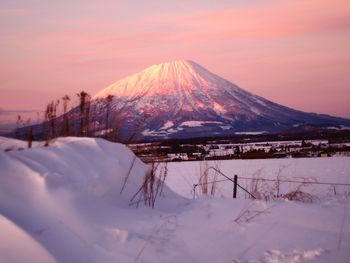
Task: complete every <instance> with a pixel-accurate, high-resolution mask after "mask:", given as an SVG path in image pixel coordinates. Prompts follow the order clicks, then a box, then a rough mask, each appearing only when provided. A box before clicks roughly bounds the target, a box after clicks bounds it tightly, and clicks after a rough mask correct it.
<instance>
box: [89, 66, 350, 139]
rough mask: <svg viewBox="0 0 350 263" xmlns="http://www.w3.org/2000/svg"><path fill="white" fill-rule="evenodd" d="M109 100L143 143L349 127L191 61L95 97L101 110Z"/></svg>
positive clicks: (128, 79)
mask: <svg viewBox="0 0 350 263" xmlns="http://www.w3.org/2000/svg"><path fill="white" fill-rule="evenodd" d="M108 95H112V96H113V100H112V103H111V105H112V106H111V112H113V113H112V114H110V116H116V115H117V120H116V119H114V122H115V121H117V122H119V126H120V127H122V128H121V134H127V133H128V132H130V130H133V131H134V132H137V133H141V134H142V136H143V137H144V138H162V139H163V138H189V137H199V136H216V135H217V136H221V135H232V134H234V133H259V132H279V131H283V130H287V129H291V128H293V127H296V126H302V125H310V124H313V125H315V124H316V125H331V126H334V125H344V126H350V120H346V119H342V118H336V117H331V116H327V115H319V114H314V113H305V112H301V111H297V110H294V109H291V108H288V107H285V106H282V105H279V104H276V103H273V102H271V101H269V100H266V99H264V98H262V97H260V96H257V95H253V94H251V93H249V92H247V91H245V90H243V89H241V88H239V87H238V86H236V85H235V84H233V83H231V82H229V81H227V80H225V79H223V78H221V77H219V76H217V75H215V74H213V73H211V72H209V71H208V70H206V69H205V68H203V67H202V66H200V65H198V64H197V63H195V62H193V61H189V60H176V61H171V62H166V63H162V64H157V65H153V66H151V67H149V68H146V69H145V70H143V71H141V72H139V73H136V74H133V75H131V76H128V77H126V78H123V79H121V80H119V81H117V82H115V83H114V84H112V85H110V86H108V87H107V88H105V89H103V90H101V91H100V92H99V93H97V94H96V95H95V96H94V97H93V99H94V100H95V102H97V104H96V105H100V106H97V108H100V109H102V108H103V104H106V98H107V96H108ZM105 108H106V107H105ZM105 111H106V110H105ZM110 122H113V120H112V118H111V119H110ZM106 126H108V127H111V126H113V124H109V125H106ZM138 135H139V134H138Z"/></svg>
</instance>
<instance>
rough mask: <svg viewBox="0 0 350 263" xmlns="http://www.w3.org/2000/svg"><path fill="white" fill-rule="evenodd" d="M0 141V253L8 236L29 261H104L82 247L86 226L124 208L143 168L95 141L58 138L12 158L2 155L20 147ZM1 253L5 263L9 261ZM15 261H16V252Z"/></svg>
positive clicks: (121, 149)
mask: <svg viewBox="0 0 350 263" xmlns="http://www.w3.org/2000/svg"><path fill="white" fill-rule="evenodd" d="M1 142H2V143H1V145H2V148H3V149H4V150H7V152H4V151H0V171H1V172H0V216H1V217H0V224H1V225H2V226H5V227H6V228H7V230H6V232H2V234H1V240H0V252H3V250H4V249H5V247H8V246H9V245H8V243H7V245H6V243H4V242H8V241H9V240H8V239H7V238H6V237H5V236H6V235H7V234H9V235H10V236H13V239H12V238H11V239H10V243H11V242H12V243H13V242H15V241H11V240H15V238H17V237H18V238H19V237H22V236H23V237H24V239H23V243H22V241H21V242H20V244H19V248H21V247H22V245H23V247H24V246H27V248H26V249H25V251H23V253H26V251H27V250H28V251H29V252H28V253H27V254H33V255H34V258H32V260H33V261H35V262H51V261H50V260H51V259H52V257H51V256H50V255H52V256H53V257H54V258H55V259H57V261H58V262H108V260H107V259H108V253H107V254H106V253H105V252H103V251H102V252H101V251H100V249H96V247H94V246H95V244H94V243H91V242H90V243H89V242H87V241H86V240H90V241H91V240H94V239H95V238H96V233H94V230H93V228H92V227H91V225H93V224H94V223H93V224H92V223H91V221H93V222H95V221H99V220H101V219H100V217H103V216H106V212H108V211H109V210H114V211H113V213H115V212H116V211H115V210H116V208H118V209H126V208H128V204H129V201H130V199H131V197H132V196H133V195H134V194H135V193H136V192H137V190H138V189H139V188H140V186H141V185H142V183H143V179H144V178H143V177H144V175H145V174H146V172H148V170H149V167H148V166H147V165H145V164H144V163H142V162H141V161H140V160H139V159H138V158H136V157H135V156H134V154H133V153H132V152H131V150H129V149H128V148H127V147H126V146H124V145H121V144H115V143H110V142H107V141H105V140H102V139H89V138H59V139H56V140H54V141H53V142H52V143H51V144H50V146H49V147H39V146H40V144H39V143H36V144H35V145H36V146H38V147H37V148H34V149H25V150H19V151H18V150H17V151H16V150H12V151H9V149H18V148H19V149H23V148H21V146H24V145H23V144H24V142H20V141H16V140H11V139H6V138H1ZM11 143H12V144H11ZM123 185H125V187H124V189H123V191H122V187H123ZM164 190H165V192H166V193H167V194H170V191H167V189H166V188H165V189H164ZM121 191H122V193H121ZM119 217H120V216H119ZM95 223H96V222H95ZM121 232H122V231H121ZM118 233H119V232H118ZM118 233H116V235H118ZM96 242H97V240H96ZM37 243H39V244H41V246H39V245H38V244H37ZM21 244H22V245H21ZM25 244H28V245H25ZM1 254H2V256H1V258H2V260H5V262H13V261H12V259H11V258H13V257H14V256H15V255H16V253H9V254H8V253H1ZM7 254H8V257H7V256H6V255H7ZM3 255H5V256H6V257H5V258H4V257H3ZM15 258H17V260H15V261H14V262H20V261H21V260H20V259H21V258H23V254H22V252H21V253H19V254H18V257H15ZM48 258H50V260H48ZM34 259H35V260H34ZM1 262H4V261H1ZM52 262H54V261H52Z"/></svg>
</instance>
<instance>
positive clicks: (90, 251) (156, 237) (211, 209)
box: [0, 138, 350, 263]
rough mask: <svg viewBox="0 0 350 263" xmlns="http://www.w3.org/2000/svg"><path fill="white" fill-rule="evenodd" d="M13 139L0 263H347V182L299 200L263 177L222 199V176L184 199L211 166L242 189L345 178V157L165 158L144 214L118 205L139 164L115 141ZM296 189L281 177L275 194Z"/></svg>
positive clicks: (7, 154) (5, 143)
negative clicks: (158, 186) (162, 183)
mask: <svg viewBox="0 0 350 263" xmlns="http://www.w3.org/2000/svg"><path fill="white" fill-rule="evenodd" d="M18 143H19V142H18V141H12V140H9V139H5V138H0V148H1V149H2V150H1V151H0V262H1V263H2V262H6V263H7V262H28V260H30V261H31V262H84V263H85V262H102V263H103V262H349V258H350V249H349V248H350V221H349V217H350V211H349V209H350V207H349V202H350V196H349V191H350V187H349V186H335V187H332V186H329V185H305V184H304V185H303V186H301V188H300V190H301V191H303V192H305V193H308V194H309V195H308V197H311V199H310V200H311V201H310V200H308V202H300V201H288V200H284V199H281V198H278V199H274V198H272V197H273V195H275V193H276V191H277V188H276V187H277V186H276V183H275V182H266V181H262V180H260V181H259V182H258V184H257V186H258V190H257V191H256V192H254V193H255V194H259V193H260V194H261V195H262V197H263V199H262V200H252V199H248V198H247V197H246V195H245V194H244V193H243V192H242V191H239V193H238V198H237V199H232V197H231V196H232V183H231V182H229V181H228V182H220V183H217V185H216V188H215V190H216V191H215V193H214V195H213V196H205V195H201V194H200V187H197V189H196V195H195V197H196V198H195V199H193V192H192V188H193V184H196V183H197V182H198V178H199V176H200V175H202V174H203V172H204V170H205V169H206V168H207V167H211V166H213V167H216V168H219V169H220V171H222V172H223V173H225V174H227V175H228V176H230V177H231V176H233V175H234V174H237V175H238V176H239V179H238V181H239V183H240V184H241V185H242V186H244V187H246V188H248V189H249V190H254V184H253V183H252V181H251V180H248V179H242V177H254V178H266V179H267V178H270V179H275V178H276V177H277V176H278V177H279V178H280V179H281V180H288V179H289V180H291V179H293V180H304V181H305V180H308V181H318V182H338V183H350V158H340V157H339V158H325V159H321V158H317V159H270V160H234V161H221V162H206V163H205V162H183V163H169V164H168V166H167V168H168V170H167V171H168V175H167V179H166V187H165V188H164V192H163V195H162V196H161V197H160V198H159V199H158V201H157V203H156V207H155V209H151V208H148V207H145V206H139V207H138V208H136V207H134V206H129V201H130V199H131V197H132V196H133V194H134V193H135V192H136V191H137V190H138V189H139V187H140V186H141V184H142V182H143V177H144V175H145V173H146V172H147V170H148V169H149V167H148V166H146V165H145V164H143V163H142V162H141V161H139V160H138V159H134V155H133V153H132V152H131V151H130V150H129V149H127V147H125V146H123V145H120V144H113V143H109V142H106V141H104V140H101V139H89V138H65V139H63V138H59V139H57V140H55V141H53V142H52V143H51V145H50V146H49V147H43V146H42V145H41V144H35V148H33V149H24V150H16V149H18V148H23V147H24V145H25V144H23V145H21V146H20V147H19V146H18V145H19V144H18ZM11 144H12V145H11ZM16 145H17V146H16ZM5 149H7V151H5ZM9 149H10V150H9ZM162 165H163V167H164V165H165V164H162ZM163 171H164V170H163ZM128 174H129V175H128ZM208 176H209V180H211V178H214V177H215V176H218V175H215V173H214V171H213V170H210V172H209V173H208ZM126 177H128V180H127V183H126V187H125V188H124V190H123V191H122V188H123V185H124V182H125V178H126ZM217 179H221V178H220V177H217ZM298 186H300V184H295V183H280V189H279V193H280V194H286V193H288V192H289V191H292V190H293V189H296V187H298ZM121 191H122V193H121ZM267 199H269V200H268V201H266V200H267Z"/></svg>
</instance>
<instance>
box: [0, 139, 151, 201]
mask: <svg viewBox="0 0 350 263" xmlns="http://www.w3.org/2000/svg"><path fill="white" fill-rule="evenodd" d="M1 154H2V156H1V167H4V168H5V170H3V172H2V176H1V179H0V180H2V181H4V182H3V184H2V185H5V184H12V183H13V184H12V186H13V188H16V189H17V188H19V187H18V184H20V183H23V184H24V185H23V188H28V186H29V184H32V185H33V186H32V188H39V189H40V190H42V191H47V190H52V191H59V190H63V191H67V190H69V192H70V193H71V194H73V195H74V196H76V197H77V198H79V197H81V196H82V195H89V196H94V197H96V198H103V199H112V200H113V202H116V201H118V200H121V199H123V201H124V202H125V200H130V198H131V196H132V195H133V194H134V193H135V192H136V191H137V189H138V188H139V187H140V186H141V185H142V180H143V177H144V175H145V174H146V172H147V171H148V169H149V168H148V166H146V165H145V164H144V163H142V162H141V161H140V160H139V159H138V158H136V157H135V155H134V154H133V153H132V151H131V150H129V149H128V148H127V147H126V146H125V145H122V144H114V143H110V142H107V141H105V140H103V139H91V138H73V137H71V138H58V139H56V140H55V141H53V142H52V143H51V144H50V146H49V147H40V148H35V149H27V150H22V151H11V152H8V153H7V154H5V153H1ZM6 168H7V169H6ZM6 174H11V178H8V176H6ZM124 184H125V185H124ZM123 185H124V189H123V193H122V194H121V191H122V187H123ZM8 189H10V186H9V187H8V188H7V190H8ZM13 192H16V191H13ZM13 192H12V193H13ZM21 194H23V192H22V193H21Z"/></svg>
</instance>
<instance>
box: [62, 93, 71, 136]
mask: <svg viewBox="0 0 350 263" xmlns="http://www.w3.org/2000/svg"><path fill="white" fill-rule="evenodd" d="M62 101H63V126H62V134H63V136H69V133H70V132H69V119H68V114H67V108H68V103H69V101H70V98H69V96H68V95H64V96H63V97H62Z"/></svg>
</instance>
